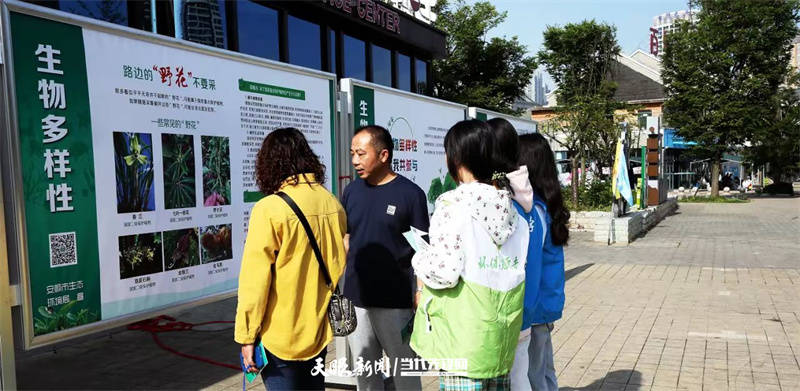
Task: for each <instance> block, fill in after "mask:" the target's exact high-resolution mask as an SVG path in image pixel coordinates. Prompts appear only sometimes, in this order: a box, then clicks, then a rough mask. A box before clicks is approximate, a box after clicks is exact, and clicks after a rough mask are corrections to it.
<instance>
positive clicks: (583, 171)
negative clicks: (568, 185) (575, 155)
mask: <svg viewBox="0 0 800 391" xmlns="http://www.w3.org/2000/svg"><path fill="white" fill-rule="evenodd" d="M581 186H584V187H585V186H586V158H585V157H583V156H581Z"/></svg>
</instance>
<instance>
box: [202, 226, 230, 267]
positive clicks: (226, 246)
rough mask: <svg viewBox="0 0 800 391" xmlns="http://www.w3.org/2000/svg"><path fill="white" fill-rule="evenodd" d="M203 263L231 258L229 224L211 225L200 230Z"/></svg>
mask: <svg viewBox="0 0 800 391" xmlns="http://www.w3.org/2000/svg"><path fill="white" fill-rule="evenodd" d="M200 244H201V245H202V247H203V263H210V262H215V261H221V260H225V259H231V258H233V251H232V250H231V248H232V247H231V225H230V224H225V225H211V226H208V227H203V228H202V229H201V230H200Z"/></svg>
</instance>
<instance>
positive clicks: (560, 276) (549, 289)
mask: <svg viewBox="0 0 800 391" xmlns="http://www.w3.org/2000/svg"><path fill="white" fill-rule="evenodd" d="M533 204H534V208H533V210H531V214H536V215H538V214H540V213H541V214H542V215H543V217H544V219H545V220H546V224H547V234H546V235H545V239H544V246H543V249H542V258H541V264H542V269H541V281H540V282H539V284H538V285H539V292H538V295H537V296H538V298H537V299H538V301H537V303H536V308H535V310H534V311H533V315H532V317H531V320H532V323H533V324H542V323H551V322H555V321H556V320H559V319H561V313H562V311H563V310H564V247H563V246H556V245H554V244H553V239H552V237H551V236H550V232H551V229H550V224H552V220H553V219H552V218H551V217H550V214H549V213H548V212H547V205H546V204H545V203H544V200H542V199H541V198H539V197H538V196H537V195H534V199H533ZM539 212H540V213H539ZM540 235H541V233H540ZM529 251H530V250H529ZM528 260H529V261H530V258H528ZM528 281H530V280H526V284H527V282H528ZM525 299H526V300H527V299H528V292H527V290H526V292H525ZM526 304H527V301H526ZM525 314H526V315H527V311H526V312H525ZM523 319H525V320H526V321H527V319H528V318H523ZM523 324H524V323H523Z"/></svg>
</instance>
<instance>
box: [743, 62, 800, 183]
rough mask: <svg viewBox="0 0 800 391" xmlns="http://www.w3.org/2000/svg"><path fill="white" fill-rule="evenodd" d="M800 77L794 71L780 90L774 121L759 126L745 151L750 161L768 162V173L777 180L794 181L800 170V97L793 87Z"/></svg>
mask: <svg viewBox="0 0 800 391" xmlns="http://www.w3.org/2000/svg"><path fill="white" fill-rule="evenodd" d="M798 79H800V75H799V74H796V73H795V74H794V75H792V79H791V81H788V82H787V84H786V85H785V86H784V87H782V88H781V89H780V90H779V91H778V94H777V95H776V96H775V102H774V105H775V106H776V107H777V108H778V110H777V113H776V117H775V120H774V122H773V123H772V124H771V126H767V127H764V128H760V129H756V131H755V132H754V133H755V134H754V135H753V140H752V143H751V147H750V148H747V149H746V150H745V156H746V157H747V160H749V161H750V162H752V163H753V164H755V165H757V166H762V165H766V166H767V167H768V170H767V175H769V176H771V177H773V178H775V179H776V180H778V181H786V182H791V181H792V177H791V175H792V174H795V173H797V172H798V170H800V97H798V95H797V91H796V90H795V89H794V86H796V85H797V80H798Z"/></svg>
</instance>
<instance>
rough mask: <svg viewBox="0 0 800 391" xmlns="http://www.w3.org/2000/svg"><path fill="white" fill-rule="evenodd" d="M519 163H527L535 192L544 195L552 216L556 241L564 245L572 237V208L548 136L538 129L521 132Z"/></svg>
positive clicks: (552, 229) (552, 228) (552, 227)
mask: <svg viewBox="0 0 800 391" xmlns="http://www.w3.org/2000/svg"><path fill="white" fill-rule="evenodd" d="M519 148H520V151H519V156H520V160H519V163H520V164H524V165H526V166H527V167H528V177H529V178H530V181H531V186H533V191H534V194H538V195H539V197H542V199H544V202H545V204H547V212H548V213H550V217H551V218H552V219H553V221H552V223H551V224H550V232H551V238H552V239H553V244H555V245H556V246H562V245H565V244H567V241H568V240H569V229H568V228H567V223H569V210H567V207H566V206H565V205H564V197H563V196H562V195H561V184H560V183H559V182H558V173H557V172H556V162H555V159H554V158H553V151H552V150H551V149H550V145H549V144H548V142H547V140H546V139H545V138H544V137H542V135H541V134H538V133H530V134H524V135H522V136H519Z"/></svg>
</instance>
